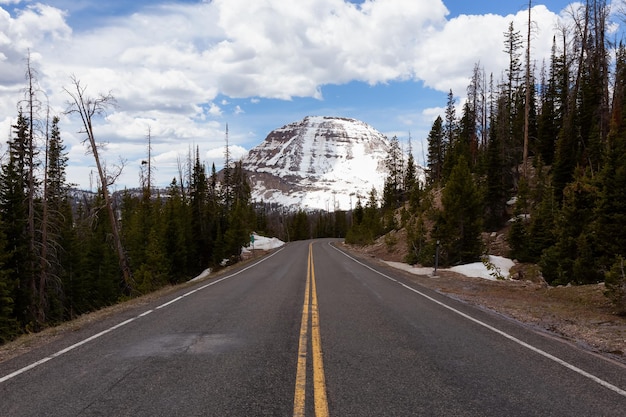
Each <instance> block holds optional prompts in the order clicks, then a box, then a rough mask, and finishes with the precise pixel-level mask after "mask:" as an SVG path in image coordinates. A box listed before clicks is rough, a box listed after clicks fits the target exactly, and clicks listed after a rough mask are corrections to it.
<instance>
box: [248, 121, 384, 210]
mask: <svg viewBox="0 0 626 417" xmlns="http://www.w3.org/2000/svg"><path fill="white" fill-rule="evenodd" d="M388 152H389V141H388V139H387V138H386V137H385V136H384V135H383V134H382V133H380V132H378V131H377V130H376V129H374V128H373V127H371V126H369V125H368V124H366V123H363V122H361V121H358V120H354V119H347V118H338V117H322V116H315V117H306V118H304V119H303V120H301V121H299V122H295V123H290V124H288V125H286V126H283V127H281V128H278V129H276V130H274V131H272V132H270V134H269V135H268V136H267V137H266V138H265V140H264V141H263V142H262V143H261V144H259V145H258V146H256V147H255V148H253V149H251V150H250V152H249V153H248V155H247V156H246V157H245V158H244V159H243V168H244V170H245V171H246V173H247V174H248V176H249V178H250V181H251V183H252V198H253V199H254V200H256V201H264V202H268V203H277V204H280V205H283V206H287V207H292V208H294V207H296V208H302V209H321V210H335V209H337V210H349V209H350V208H351V207H353V206H354V204H355V203H356V199H357V197H358V196H360V197H361V198H367V196H368V194H369V192H370V191H371V189H372V187H374V188H375V189H376V190H377V191H378V192H379V193H380V192H381V191H382V187H383V183H384V180H385V176H386V168H385V163H384V161H385V158H386V157H387V155H388Z"/></svg>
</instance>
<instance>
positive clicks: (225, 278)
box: [0, 248, 283, 384]
mask: <svg viewBox="0 0 626 417" xmlns="http://www.w3.org/2000/svg"><path fill="white" fill-rule="evenodd" d="M282 250H283V248H280V249H278V250H277V251H276V252H274V253H272V254H270V255H269V256H267V257H265V258H263V259H261V260H260V261H258V262H255V263H254V264H252V265H249V266H247V267H245V268H243V269H241V270H239V271H237V272H235V273H232V274H230V275H227V276H225V277H223V278H220V279H218V280H216V281H211V282H209V283H208V284H205V285H203V286H201V287H198V288H196V289H194V290H191V291H189V292H186V293H185V294H183V295H181V296H179V297H176V298H174V299H173V300H170V301H168V302H166V303H163V304H161V305H159V306H158V307H155V308H154V309H152V310H146V311H144V312H143V313H141V314H138V315H137V316H135V317H132V318H130V319H128V320H125V321H123V322H121V323H118V324H116V325H115V326H112V327H109V328H108V329H106V330H103V331H101V332H100V333H96V334H94V335H93V336H90V337H88V338H86V339H83V340H81V341H80V342H77V343H74V344H73V345H71V346H68V347H66V348H65V349H61V350H60V351H58V352H56V353H53V354H52V355H50V356H47V357H45V358H43V359H40V360H38V361H36V362H33V363H31V364H30V365H27V366H25V367H23V368H20V369H18V370H17V371H14V372H12V373H10V374H7V375H5V376H3V377H0V384H1V383H3V382H6V381H8V380H10V379H12V378H15V377H16V376H18V375H20V374H23V373H24V372H27V371H30V370H31V369H33V368H36V367H38V366H39V365H43V364H44V363H46V362H48V361H50V360H52V359H54V358H57V357H59V356H61V355H63V354H65V353H67V352H70V351H72V350H74V349H76V348H77V347H80V346H82V345H84V344H86V343H88V342H91V341H93V340H95V339H98V338H99V337H101V336H104V335H105V334H107V333H110V332H112V331H114V330H117V329H119V328H120V327H123V326H126V325H127V324H129V323H132V322H134V321H135V320H137V319H140V318H142V317H145V316H147V315H149V314H150V313H152V312H154V311H156V310H160V309H162V308H165V307H167V306H169V305H172V304H174V303H175V302H177V301H180V300H182V299H183V298H185V297H187V296H189V295H191V294H194V293H196V292H198V291H201V290H204V289H206V288H208V287H211V286H213V285H215V284H218V283H220V282H222V281H225V280H227V279H229V278H232V277H234V276H236V275H239V274H241V273H242V272H244V271H247V270H248V269H250V268H253V267H255V266H257V265H258V264H260V263H261V262H265V261H266V260H267V259H269V258H271V257H272V256H274V255H276V254H277V253H278V252H280V251H282Z"/></svg>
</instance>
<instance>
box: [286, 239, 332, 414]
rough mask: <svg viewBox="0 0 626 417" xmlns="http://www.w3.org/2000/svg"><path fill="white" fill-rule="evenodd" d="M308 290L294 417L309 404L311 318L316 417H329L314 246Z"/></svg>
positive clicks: (299, 354)
mask: <svg viewBox="0 0 626 417" xmlns="http://www.w3.org/2000/svg"><path fill="white" fill-rule="evenodd" d="M305 286H306V288H305V290H304V303H303V306H302V322H301V324H300V342H299V346H298V366H297V370H296V387H295V393H294V400H293V415H294V417H304V415H305V403H306V362H307V345H308V327H309V317H310V318H311V350H312V356H313V402H314V405H315V416H316V417H328V415H329V414H328V399H327V397H326V378H325V376H324V361H323V359H322V338H321V335H320V323H319V309H318V304H317V285H316V283H315V264H314V262H313V244H312V243H311V244H309V256H308V259H307V273H306V284H305Z"/></svg>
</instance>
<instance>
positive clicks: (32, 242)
mask: <svg viewBox="0 0 626 417" xmlns="http://www.w3.org/2000/svg"><path fill="white" fill-rule="evenodd" d="M26 80H27V82H28V86H27V87H26V96H27V98H26V105H27V106H28V144H27V146H28V162H27V164H28V167H27V176H28V178H27V179H26V180H27V183H28V193H27V196H26V199H27V205H28V219H27V229H28V249H29V252H30V260H29V262H30V267H29V269H30V271H29V272H28V273H29V274H30V277H29V281H30V291H31V297H32V302H31V309H32V314H33V317H34V319H35V320H36V322H37V323H39V324H43V322H45V319H46V318H45V308H44V305H45V287H46V280H45V276H40V277H39V280H38V279H37V243H36V239H37V236H36V232H35V164H36V162H35V151H36V144H35V129H36V128H37V126H36V124H35V118H36V116H37V110H38V108H39V106H38V104H39V103H38V101H37V86H36V82H37V74H36V71H35V69H34V68H33V67H32V65H31V60H30V52H29V54H28V56H27V58H26Z"/></svg>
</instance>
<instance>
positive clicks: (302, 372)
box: [293, 255, 311, 417]
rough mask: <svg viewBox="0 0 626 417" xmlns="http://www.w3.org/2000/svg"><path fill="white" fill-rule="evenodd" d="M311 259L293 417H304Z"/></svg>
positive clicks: (299, 347) (305, 296)
mask: <svg viewBox="0 0 626 417" xmlns="http://www.w3.org/2000/svg"><path fill="white" fill-rule="evenodd" d="M310 268H311V258H310V255H309V260H308V265H307V274H306V284H305V285H306V287H305V289H304V302H303V305H302V322H301V324H300V342H299V345H298V367H297V370H296V390H295V394H294V397H293V415H294V417H304V404H305V400H306V354H307V345H308V339H307V334H308V332H309V330H308V326H309V299H310V292H309V285H310V280H311V278H310V277H311V275H310V273H309V271H310V270H311V269H310Z"/></svg>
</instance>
